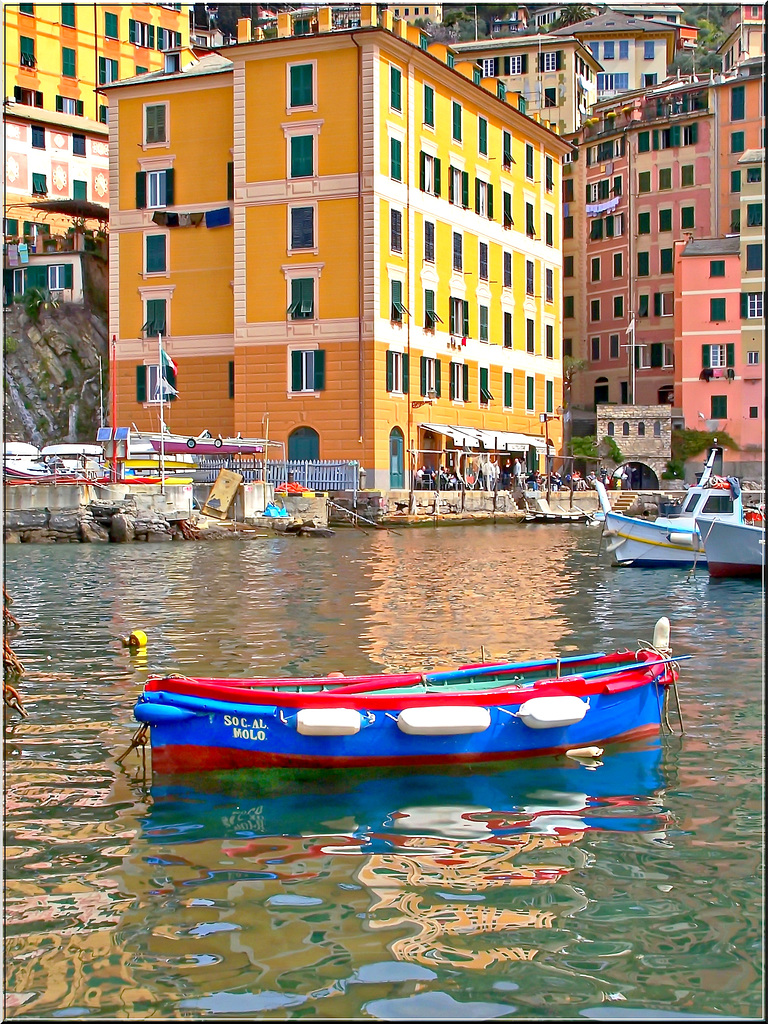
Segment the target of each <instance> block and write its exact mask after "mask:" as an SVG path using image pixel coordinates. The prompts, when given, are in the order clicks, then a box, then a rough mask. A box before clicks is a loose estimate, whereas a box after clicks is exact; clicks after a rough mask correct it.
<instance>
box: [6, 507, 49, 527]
mask: <svg viewBox="0 0 768 1024" xmlns="http://www.w3.org/2000/svg"><path fill="white" fill-rule="evenodd" d="M47 525H48V512H47V511H46V510H45V509H19V510H14V509H8V510H7V511H6V513H5V529H6V530H16V531H26V530H42V529H45V527H46V526H47Z"/></svg>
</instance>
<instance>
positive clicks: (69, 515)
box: [48, 511, 82, 536]
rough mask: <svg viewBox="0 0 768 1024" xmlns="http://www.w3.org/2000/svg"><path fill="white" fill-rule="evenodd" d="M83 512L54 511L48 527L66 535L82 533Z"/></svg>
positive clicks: (52, 530) (54, 531)
mask: <svg viewBox="0 0 768 1024" xmlns="http://www.w3.org/2000/svg"><path fill="white" fill-rule="evenodd" d="M81 519H82V513H81V512H80V511H77V512H52V513H51V516H50V518H49V520H48V529H49V530H51V532H53V533H61V534H64V535H65V536H69V535H70V534H71V535H74V536H79V534H80V521H81Z"/></svg>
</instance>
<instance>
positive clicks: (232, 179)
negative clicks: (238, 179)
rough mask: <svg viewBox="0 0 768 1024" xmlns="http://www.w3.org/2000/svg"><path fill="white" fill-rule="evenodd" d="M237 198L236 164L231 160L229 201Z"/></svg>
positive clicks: (229, 166)
mask: <svg viewBox="0 0 768 1024" xmlns="http://www.w3.org/2000/svg"><path fill="white" fill-rule="evenodd" d="M234 198H235V164H234V161H232V160H230V161H229V163H228V164H227V199H234Z"/></svg>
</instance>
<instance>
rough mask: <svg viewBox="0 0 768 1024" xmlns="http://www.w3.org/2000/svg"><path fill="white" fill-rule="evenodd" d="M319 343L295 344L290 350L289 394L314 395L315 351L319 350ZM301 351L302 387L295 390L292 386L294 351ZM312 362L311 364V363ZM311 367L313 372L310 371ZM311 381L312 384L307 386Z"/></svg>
mask: <svg viewBox="0 0 768 1024" xmlns="http://www.w3.org/2000/svg"><path fill="white" fill-rule="evenodd" d="M319 348H320V346H319V345H306V346H305V345H294V346H293V347H292V348H290V349H289V350H288V394H289V395H314V394H316V393H317V392H316V391H315V352H317V351H318V350H319ZM294 352H299V353H301V383H302V387H301V388H300V389H299V390H298V391H293V390H292V389H291V387H290V384H291V377H292V369H293V359H292V356H293V353H294ZM310 364H311V365H310ZM310 369H311V373H310V372H309V371H310ZM310 381H311V384H312V386H311V387H307V384H308V383H309V382H310Z"/></svg>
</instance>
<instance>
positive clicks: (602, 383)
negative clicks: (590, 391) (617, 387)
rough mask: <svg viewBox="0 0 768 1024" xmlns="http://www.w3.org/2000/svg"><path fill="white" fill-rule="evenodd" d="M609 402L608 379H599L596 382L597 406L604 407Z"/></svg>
mask: <svg viewBox="0 0 768 1024" xmlns="http://www.w3.org/2000/svg"><path fill="white" fill-rule="evenodd" d="M608 400H609V399H608V378H607V377H598V378H597V380H596V381H595V406H596V407H597V406H598V405H602V404H604V403H605V402H607V401H608Z"/></svg>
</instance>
